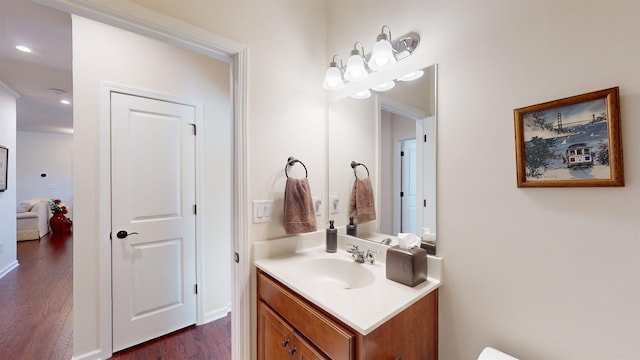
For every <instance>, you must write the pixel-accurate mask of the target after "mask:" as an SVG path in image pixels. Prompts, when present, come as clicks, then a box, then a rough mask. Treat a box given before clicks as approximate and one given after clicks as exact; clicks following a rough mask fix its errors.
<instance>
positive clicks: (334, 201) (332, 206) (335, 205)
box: [329, 195, 340, 214]
mask: <svg viewBox="0 0 640 360" xmlns="http://www.w3.org/2000/svg"><path fill="white" fill-rule="evenodd" d="M339 209H340V197H339V196H338V195H329V214H338V213H339V212H340V211H339Z"/></svg>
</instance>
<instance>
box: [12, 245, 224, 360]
mask: <svg viewBox="0 0 640 360" xmlns="http://www.w3.org/2000/svg"><path fill="white" fill-rule="evenodd" d="M72 253H73V236H72V234H69V235H51V234H49V235H46V236H44V237H43V238H42V239H40V240H32V241H21V242H18V261H19V263H20V266H18V268H17V269H14V270H13V271H11V272H10V273H9V274H7V275H5V276H4V277H3V278H2V279H0V359H2V360H14V359H15V360H45V359H50V360H58V359H60V360H69V359H71V357H72V354H73V345H72V344H73V343H72V334H73V329H72V328H73V314H72V308H73V305H72V301H73V296H72V294H73V289H72V283H73V281H72ZM112 359H123V360H124V359H127V360H134V359H135V360H138V359H139V360H143V359H144V360H150V359H152V360H182V359H194V360H196V359H197V360H205V359H206V360H228V359H231V316H230V315H228V316H226V317H225V318H222V319H219V320H217V321H214V322H211V323H208V324H205V325H202V326H191V327H189V328H186V329H183V330H180V331H177V332H174V333H172V334H169V335H167V336H163V337H161V338H159V339H155V340H152V341H149V342H146V343H144V344H141V345H138V346H136V347H133V348H130V349H127V350H124V351H121V352H118V353H116V354H114V355H113V357H112Z"/></svg>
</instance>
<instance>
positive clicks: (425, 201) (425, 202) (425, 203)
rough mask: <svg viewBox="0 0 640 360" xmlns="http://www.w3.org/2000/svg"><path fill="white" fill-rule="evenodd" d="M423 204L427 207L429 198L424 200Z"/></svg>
mask: <svg viewBox="0 0 640 360" xmlns="http://www.w3.org/2000/svg"><path fill="white" fill-rule="evenodd" d="M422 206H424V207H427V199H424V200H423V203H422Z"/></svg>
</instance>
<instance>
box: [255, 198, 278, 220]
mask: <svg viewBox="0 0 640 360" xmlns="http://www.w3.org/2000/svg"><path fill="white" fill-rule="evenodd" d="M272 215H273V200H254V201H253V223H254V224H257V223H263V222H270V221H271V220H272Z"/></svg>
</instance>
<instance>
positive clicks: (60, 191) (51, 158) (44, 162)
mask: <svg viewBox="0 0 640 360" xmlns="http://www.w3.org/2000/svg"><path fill="white" fill-rule="evenodd" d="M72 146H73V135H69V134H50V133H34V132H26V131H18V132H17V153H16V157H17V159H16V174H17V179H18V180H19V181H18V185H17V199H18V201H21V200H26V199H32V198H41V197H46V198H49V199H60V200H62V202H63V203H65V204H67V209H68V210H69V213H68V214H67V215H66V216H67V217H69V218H73V180H72V174H73V166H72V158H73V150H72ZM43 173H44V174H47V176H46V177H41V176H40V175H41V174H43Z"/></svg>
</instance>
